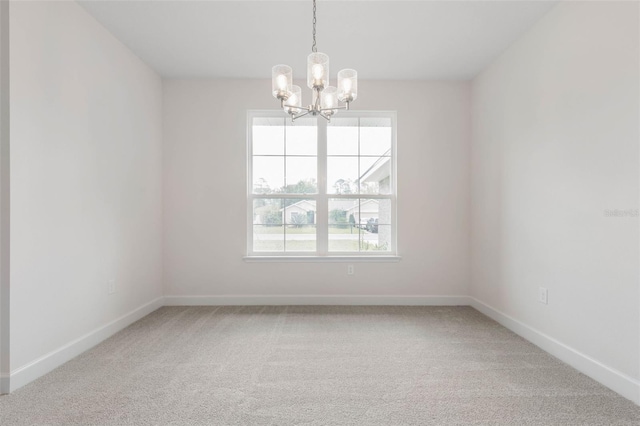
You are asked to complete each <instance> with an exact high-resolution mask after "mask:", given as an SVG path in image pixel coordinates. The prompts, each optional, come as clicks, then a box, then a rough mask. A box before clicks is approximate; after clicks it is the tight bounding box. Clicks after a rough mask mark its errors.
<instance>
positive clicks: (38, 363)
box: [10, 297, 164, 392]
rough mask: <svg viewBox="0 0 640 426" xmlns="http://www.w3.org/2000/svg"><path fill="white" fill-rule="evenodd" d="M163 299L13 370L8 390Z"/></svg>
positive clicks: (105, 336) (158, 305)
mask: <svg viewBox="0 0 640 426" xmlns="http://www.w3.org/2000/svg"><path fill="white" fill-rule="evenodd" d="M163 301H164V298H163V297H158V298H157V299H155V300H152V301H151V302H149V303H146V304H144V305H142V306H140V307H138V308H136V309H134V310H133V311H131V312H129V313H128V314H125V315H123V316H121V317H120V318H117V319H115V320H113V321H111V322H110V323H108V324H106V325H104V326H102V327H99V328H97V329H95V330H93V331H91V332H89V333H87V334H85V335H84V336H82V337H79V338H77V339H75V340H73V341H71V342H69V343H67V344H66V345H64V346H62V347H60V348H58V349H56V350H54V351H53V352H50V353H48V354H46V355H43V356H42V357H40V358H38V359H36V360H35V361H32V362H30V363H29V364H27V365H23V366H22V367H19V368H17V369H15V370H13V371H12V372H11V377H10V380H11V382H10V385H11V386H10V391H11V392H13V391H15V390H16V389H18V388H21V387H22V386H24V385H26V384H27V383H30V382H32V381H34V380H36V379H37V378H39V377H41V376H43V375H45V374H47V373H49V372H50V371H52V370H54V369H55V368H57V367H59V366H61V365H62V364H64V363H65V362H67V361H70V360H71V359H73V358H75V357H76V356H78V355H80V354H81V353H83V352H85V351H87V350H89V349H91V348H92V347H94V346H96V345H97V344H99V343H101V342H103V341H104V340H106V339H108V338H109V337H111V336H112V335H114V334H115V333H117V332H118V331H120V330H122V329H123V328H125V327H127V326H129V325H131V324H133V323H134V322H136V321H138V320H139V319H141V318H143V317H145V316H147V315H149V314H150V313H151V312H153V311H155V310H156V309H158V308H161V307H162V306H164V303H163Z"/></svg>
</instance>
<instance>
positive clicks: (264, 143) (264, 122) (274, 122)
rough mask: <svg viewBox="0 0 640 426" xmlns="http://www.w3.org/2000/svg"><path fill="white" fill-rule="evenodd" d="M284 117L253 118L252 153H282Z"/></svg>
mask: <svg viewBox="0 0 640 426" xmlns="http://www.w3.org/2000/svg"><path fill="white" fill-rule="evenodd" d="M284 126H285V121H284V118H254V119H253V128H252V133H253V141H252V142H253V155H284V129H285V127H284Z"/></svg>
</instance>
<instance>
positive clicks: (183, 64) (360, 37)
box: [79, 0, 557, 79]
mask: <svg viewBox="0 0 640 426" xmlns="http://www.w3.org/2000/svg"><path fill="white" fill-rule="evenodd" d="M79 3H80V4H81V5H82V6H83V7H84V8H85V9H86V10H87V11H88V12H89V13H91V14H92V15H93V16H94V17H95V18H96V19H97V20H98V21H99V22H100V23H102V25H104V26H105V27H106V28H107V29H108V30H109V31H111V33H113V34H114V35H115V36H116V37H117V38H118V39H120V40H121V41H122V42H123V43H124V44H125V45H126V46H128V47H129V48H130V49H131V50H133V52H135V53H136V54H137V55H138V56H139V57H140V58H141V59H142V60H144V61H145V62H146V63H147V64H149V65H150V66H151V67H152V68H154V69H155V70H156V71H157V72H158V73H160V74H161V75H162V76H166V77H216V78H270V76H271V67H272V66H273V65H276V64H280V63H284V64H288V65H291V66H292V67H293V69H294V77H296V78H304V77H305V75H306V68H305V66H306V65H305V63H306V57H307V55H308V54H309V53H310V51H311V28H312V27H311V20H312V2H311V0H304V1H303V0H293V1H291V0H289V1H264V0H263V1H242V0H234V1H190V0H176V1H148V0H147V1H131V0H129V1H112V0H110V1H95V0H93V1H80V2H79ZM556 3H557V1H513V0H509V1H451V0H449V1H398V0H394V1H344V0H342V1H328V0H319V1H318V7H317V17H318V23H317V41H318V51H320V52H324V53H327V54H328V55H329V57H330V58H331V74H332V75H335V74H336V73H337V71H338V70H340V69H342V68H355V69H356V70H358V77H359V78H361V79H469V78H472V77H474V76H475V75H477V74H478V73H479V72H480V71H482V69H484V68H485V67H486V66H487V65H488V64H490V63H491V62H492V61H493V60H494V59H495V58H496V57H498V55H499V54H500V53H501V52H502V51H503V50H504V49H505V48H507V47H508V46H509V45H510V44H511V43H513V42H514V41H515V40H517V39H518V37H519V36H520V35H522V34H523V33H524V32H525V31H526V30H527V29H528V28H530V27H531V26H532V25H533V24H534V23H535V22H536V21H537V20H539V19H540V18H541V17H542V15H544V14H545V13H546V12H547V11H548V10H550V9H551V8H552V7H553V6H554V5H555V4H556Z"/></svg>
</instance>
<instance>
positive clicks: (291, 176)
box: [285, 156, 318, 194]
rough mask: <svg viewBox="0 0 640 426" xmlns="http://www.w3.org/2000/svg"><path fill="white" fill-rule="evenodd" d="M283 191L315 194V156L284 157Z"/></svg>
mask: <svg viewBox="0 0 640 426" xmlns="http://www.w3.org/2000/svg"><path fill="white" fill-rule="evenodd" d="M286 162H287V169H286V174H287V175H286V182H287V187H286V189H285V192H287V193H290V194H315V193H317V192H318V185H317V183H316V176H317V170H318V159H317V158H316V157H289V156H287V157H286Z"/></svg>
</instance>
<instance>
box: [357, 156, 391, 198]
mask: <svg viewBox="0 0 640 426" xmlns="http://www.w3.org/2000/svg"><path fill="white" fill-rule="evenodd" d="M360 192H361V193H363V194H390V193H391V158H390V157H361V158H360Z"/></svg>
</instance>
